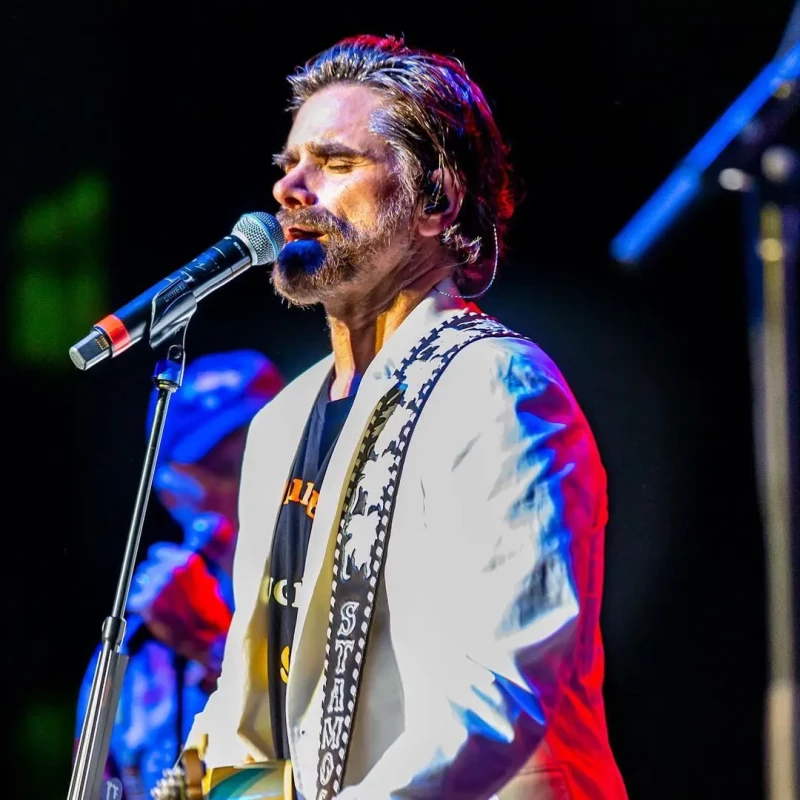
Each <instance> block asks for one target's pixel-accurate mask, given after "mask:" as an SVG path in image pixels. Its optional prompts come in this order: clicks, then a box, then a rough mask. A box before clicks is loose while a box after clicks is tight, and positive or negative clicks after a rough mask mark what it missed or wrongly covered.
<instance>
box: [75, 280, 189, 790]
mask: <svg viewBox="0 0 800 800" xmlns="http://www.w3.org/2000/svg"><path fill="white" fill-rule="evenodd" d="M172 295H174V287H167V288H166V289H165V290H164V292H162V293H160V294H158V295H156V297H154V298H153V303H152V306H151V309H152V311H151V322H150V332H149V340H150V346H151V348H152V349H153V350H154V351H156V353H157V354H158V359H157V362H156V367H155V371H154V373H153V377H152V380H153V383H154V384H155V386H156V388H157V390H158V396H157V399H156V407H155V414H154V415H153V421H152V423H151V426H150V434H149V438H148V443H147V450H146V452H145V457H144V464H143V466H142V472H141V478H140V480H139V488H138V490H137V492H136V500H135V503H134V508H133V516H132V518H131V524H130V528H129V530H128V538H127V541H126V543H125V553H124V556H123V558H122V566H121V569H120V573H119V579H118V581H117V589H116V593H115V595H114V604H113V607H112V610H111V614H110V615H109V616H108V617H106V619H105V621H104V622H103V626H102V638H101V643H102V644H101V649H100V655H99V657H98V659H97V665H96V666H95V671H94V677H93V678H92V685H91V689H90V692H89V702H88V705H87V708H86V716H85V717H84V720H83V726H82V728H81V736H80V740H79V743H78V749H77V753H76V756H75V761H74V763H73V769H72V776H71V778H70V785H69V793H68V795H67V800H117V799H118V798H119V797H120V793H121V790H120V788H119V786H118V784H117V782H113V783H112V782H107V783H106V785H105V791H104V792H103V795H102V797H101V790H102V789H103V785H102V781H103V772H104V769H105V765H106V761H107V759H108V750H109V745H110V743H111V732H112V730H113V727H114V722H115V719H116V715H117V706H118V704H119V696H120V690H121V688H122V679H123V677H124V675H125V669H126V667H127V663H128V656H127V655H124V654H122V653H121V652H120V648H121V646H122V642H123V640H124V638H125V624H126V623H125V616H124V614H125V607H126V605H127V602H128V593H129V591H130V585H131V580H132V578H133V571H134V567H135V566H136V556H137V552H138V550H139V541H140V539H141V533H142V527H143V525H144V518H145V512H146V510H147V503H148V500H149V498H150V491H151V488H152V485H153V474H154V472H155V465H156V459H157V457H158V450H159V447H160V445H161V436H162V434H163V432H164V425H165V423H166V419H167V412H168V410H169V401H170V398H171V397H172V394H173V393H174V392H176V391H177V390H178V389H179V388H180V386H181V383H182V382H183V373H184V367H185V365H186V350H185V346H184V345H185V341H186V330H187V327H188V324H189V321H190V319H191V317H192V315H193V314H194V312H195V311H196V309H197V301H196V299H195V297H194V295H193V294H192V293H191V292H190V291H188V290H187V292H186V294H180V295H178V296H177V297H175V296H172Z"/></svg>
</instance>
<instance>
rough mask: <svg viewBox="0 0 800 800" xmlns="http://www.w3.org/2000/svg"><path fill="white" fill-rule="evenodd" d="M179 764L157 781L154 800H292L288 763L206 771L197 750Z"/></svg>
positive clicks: (291, 784)
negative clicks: (179, 765) (177, 767)
mask: <svg viewBox="0 0 800 800" xmlns="http://www.w3.org/2000/svg"><path fill="white" fill-rule="evenodd" d="M181 762H182V766H181V767H180V768H179V769H177V770H170V771H169V774H165V776H164V778H163V779H162V780H161V781H160V783H159V786H158V787H157V788H156V790H155V794H154V797H155V798H156V800H295V795H294V785H293V783H292V768H291V765H290V764H289V762H288V761H267V762H263V763H254V764H242V765H241V766H238V767H215V768H213V769H210V770H206V768H205V766H204V764H203V762H202V760H201V759H200V756H199V755H198V753H197V751H196V750H187V751H186V752H185V753H184V755H183V758H182V759H181Z"/></svg>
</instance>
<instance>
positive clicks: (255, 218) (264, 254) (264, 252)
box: [233, 211, 285, 267]
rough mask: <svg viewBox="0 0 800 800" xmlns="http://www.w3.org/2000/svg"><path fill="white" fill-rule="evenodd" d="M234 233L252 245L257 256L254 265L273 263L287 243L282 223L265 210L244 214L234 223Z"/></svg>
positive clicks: (251, 247)
mask: <svg viewBox="0 0 800 800" xmlns="http://www.w3.org/2000/svg"><path fill="white" fill-rule="evenodd" d="M233 233H234V234H236V235H237V236H239V237H241V238H242V239H244V240H245V241H246V242H247V244H249V245H250V249H251V250H252V251H253V255H254V256H255V260H254V261H253V265H252V266H254V267H258V266H261V265H262V264H271V263H272V262H273V261H274V260H275V259H276V258H277V257H278V253H279V252H280V251H281V249H282V248H283V245H284V244H285V241H284V238H283V228H281V224H280V223H279V222H278V220H277V219H275V217H273V216H272V214H267V213H265V212H264V211H251V212H250V213H249V214H243V215H242V216H241V217H240V218H239V221H238V222H237V223H236V225H234V227H233Z"/></svg>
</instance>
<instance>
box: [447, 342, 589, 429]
mask: <svg viewBox="0 0 800 800" xmlns="http://www.w3.org/2000/svg"><path fill="white" fill-rule="evenodd" d="M441 384H442V386H441V389H442V390H443V393H448V392H458V393H463V395H464V397H465V399H466V400H468V401H469V403H470V405H472V404H476V403H477V404H482V405H486V404H490V405H491V404H498V405H509V404H511V405H512V406H515V405H516V404H517V403H518V402H519V401H522V400H524V399H529V400H532V399H535V398H538V397H542V398H544V397H545V396H549V397H553V398H555V397H559V398H561V403H562V404H563V405H564V406H565V407H569V408H570V409H571V410H572V411H573V413H579V412H580V409H579V406H578V403H577V400H576V398H575V396H574V395H573V393H572V391H571V389H570V387H569V384H568V383H567V380H566V378H565V377H564V375H563V373H562V372H561V370H560V369H559V367H558V366H557V365H556V363H555V361H554V360H553V359H552V358H551V357H550V356H549V355H548V354H547V353H546V352H545V351H544V350H543V349H542V348H541V347H540V346H539V345H537V344H536V343H534V342H533V341H531V340H530V339H526V338H522V337H518V336H516V335H515V334H514V333H513V332H512V331H509V335H508V336H493V337H486V338H483V339H479V340H477V341H475V342H472V343H471V344H468V345H467V346H466V347H464V348H463V349H462V350H461V352H460V353H458V354H457V355H456V357H455V358H454V359H453V361H452V363H451V364H450V365H449V366H448V368H447V369H446V370H445V372H444V374H443V375H442V378H441Z"/></svg>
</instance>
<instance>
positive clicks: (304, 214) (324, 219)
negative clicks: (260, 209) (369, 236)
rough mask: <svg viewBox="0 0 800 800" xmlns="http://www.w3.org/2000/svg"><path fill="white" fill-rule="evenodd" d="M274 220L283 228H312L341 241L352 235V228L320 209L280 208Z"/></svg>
mask: <svg viewBox="0 0 800 800" xmlns="http://www.w3.org/2000/svg"><path fill="white" fill-rule="evenodd" d="M275 218H276V219H277V220H278V222H279V223H280V224H281V226H282V227H283V228H291V227H292V226H299V227H304V228H312V229H313V230H315V231H320V233H327V234H328V235H329V236H339V237H341V238H343V239H347V238H350V237H351V236H352V235H353V234H354V231H353V227H352V225H350V224H349V223H347V222H345V221H344V220H343V219H339V217H337V216H334V215H333V214H331V212H330V211H325V210H323V209H320V208H298V209H292V210H289V209H285V208H282V209H281V210H280V211H278V213H277V214H276V215H275Z"/></svg>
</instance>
